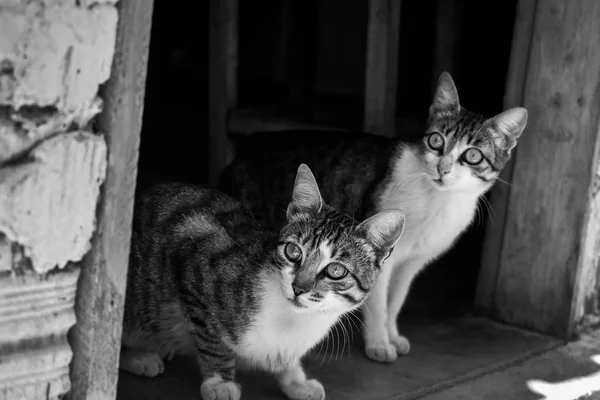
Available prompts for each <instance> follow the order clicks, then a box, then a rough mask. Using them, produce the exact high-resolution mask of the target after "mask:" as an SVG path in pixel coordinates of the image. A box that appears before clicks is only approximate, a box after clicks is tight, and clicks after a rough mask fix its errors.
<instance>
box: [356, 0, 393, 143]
mask: <svg viewBox="0 0 600 400" xmlns="http://www.w3.org/2000/svg"><path fill="white" fill-rule="evenodd" d="M401 4H402V2H401V1H400V0H369V20H368V27H367V49H366V68H365V116H364V129H365V131H366V132H372V133H375V134H378V135H384V136H395V135H396V131H395V120H396V87H397V77H398V45H399V40H400V7H401Z"/></svg>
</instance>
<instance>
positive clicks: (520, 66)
mask: <svg viewBox="0 0 600 400" xmlns="http://www.w3.org/2000/svg"><path fill="white" fill-rule="evenodd" d="M536 4H537V0H519V2H518V4H517V10H516V19H515V27H514V30H513V39H512V50H511V55H510V63H509V67H508V76H507V80H506V92H505V95H504V109H508V108H511V107H517V106H522V105H523V101H524V99H523V96H524V93H525V84H526V77H527V71H528V65H529V58H530V53H531V42H532V35H533V23H534V19H535V9H536ZM530 123H531V122H530ZM528 132H529V131H528ZM518 152H519V146H517V147H516V148H515V149H513V152H512V157H511V159H510V161H509V162H508V163H507V164H506V165H505V166H504V169H503V170H502V173H501V174H500V179H501V181H499V182H497V183H496V185H495V186H494V188H493V189H492V191H491V193H490V206H491V207H490V208H491V209H492V210H493V215H491V216H490V218H489V219H488V221H487V225H486V230H485V240H484V243H483V252H482V256H481V269H480V271H479V280H478V283H477V292H476V295H475V306H476V308H478V309H480V310H482V311H484V312H491V311H492V310H493V307H494V295H495V292H496V283H497V282H496V280H497V278H498V271H499V268H500V255H501V253H502V242H503V240H504V228H505V225H506V219H507V214H506V213H507V208H508V199H509V196H510V188H511V186H510V182H511V181H512V175H513V169H514V162H515V159H516V158H517V154H518ZM504 182H507V183H504Z"/></svg>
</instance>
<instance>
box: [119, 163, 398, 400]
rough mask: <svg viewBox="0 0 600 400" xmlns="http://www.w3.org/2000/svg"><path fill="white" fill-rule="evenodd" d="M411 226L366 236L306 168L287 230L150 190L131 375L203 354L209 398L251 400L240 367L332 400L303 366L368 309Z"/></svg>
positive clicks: (220, 206) (393, 218)
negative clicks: (345, 318) (346, 320)
mask: <svg viewBox="0 0 600 400" xmlns="http://www.w3.org/2000/svg"><path fill="white" fill-rule="evenodd" d="M403 226H404V214H403V213H402V211H400V210H388V211H385V212H382V213H379V214H377V215H374V216H373V217H371V218H369V219H367V220H365V221H364V222H362V223H361V224H358V225H357V224H356V223H355V221H354V220H353V219H352V218H350V217H349V216H347V215H344V214H341V213H339V212H337V211H336V210H335V209H333V208H331V207H330V206H328V205H327V204H325V203H324V202H323V201H322V198H321V195H320V193H319V188H318V186H317V183H316V181H315V178H314V177H313V175H312V172H311V171H310V169H309V168H308V167H307V166H306V165H301V166H300V167H299V168H298V170H297V176H296V180H295V183H294V187H293V195H292V199H291V202H290V203H289V205H288V206H287V213H286V220H285V222H283V223H282V227H281V229H280V230H271V229H266V228H263V227H261V226H260V225H259V224H257V222H256V221H255V220H254V219H253V217H252V216H251V215H250V214H249V213H248V212H247V211H246V210H244V209H243V208H242V207H241V205H240V203H239V202H237V201H235V200H233V199H231V198H230V197H228V196H227V195H225V194H223V193H221V192H219V191H217V190H212V189H203V188H199V187H196V186H191V185H185V184H163V185H158V186H155V187H153V188H151V189H149V190H148V191H147V192H146V193H145V194H144V195H143V196H142V197H141V198H140V199H139V201H138V202H137V204H136V209H135V216H134V224H133V236H132V246H131V249H132V250H131V256H130V267H129V277H128V285H127V294H126V301H125V317H124V323H123V338H122V351H121V364H120V367H121V369H123V370H126V371H129V372H131V373H134V374H136V375H145V376H156V375H158V374H160V373H161V372H163V370H164V364H163V360H164V359H165V358H170V357H172V356H173V355H174V354H176V353H181V354H193V355H196V357H197V360H198V363H199V365H200V371H201V374H202V377H203V382H202V385H201V387H200V392H201V395H202V398H203V399H212V400H215V399H218V400H223V399H227V400H231V399H239V398H240V387H239V385H238V384H237V383H235V381H234V372H235V369H236V365H237V366H239V365H246V366H250V367H257V368H261V369H264V370H266V371H268V372H271V373H273V374H274V375H275V377H276V379H277V381H278V382H279V385H280V387H281V390H282V391H283V392H284V394H285V395H287V397H289V398H290V399H324V398H325V392H324V390H323V386H322V385H321V384H320V383H319V382H318V381H317V380H314V379H307V378H306V376H305V373H304V371H303V369H302V366H301V358H302V356H303V355H304V354H305V353H307V351H308V350H310V349H311V348H313V347H314V346H315V345H316V344H317V343H318V342H319V341H320V340H321V339H323V338H324V336H325V335H326V334H327V333H328V332H329V330H330V328H331V327H332V326H333V324H335V323H336V322H337V321H338V320H339V319H340V317H341V316H342V315H343V314H344V313H346V312H349V311H351V310H353V309H356V308H357V307H359V306H360V305H361V304H362V303H363V302H364V301H365V299H366V297H367V295H368V294H369V291H370V289H371V288H372V287H373V285H374V283H375V281H376V278H377V275H378V274H379V271H380V269H381V268H382V265H383V261H384V259H385V258H387V257H388V256H389V255H390V253H391V250H392V248H393V246H394V244H395V243H396V241H397V240H398V239H399V238H400V236H401V235H402V230H403Z"/></svg>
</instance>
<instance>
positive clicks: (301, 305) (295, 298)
mask: <svg viewBox="0 0 600 400" xmlns="http://www.w3.org/2000/svg"><path fill="white" fill-rule="evenodd" d="M288 301H289V302H290V303H292V304H293V305H294V306H295V307H297V308H308V307H306V306H305V305H304V304H302V303H301V302H300V300H298V298H297V297H294V298H293V299H290V298H288Z"/></svg>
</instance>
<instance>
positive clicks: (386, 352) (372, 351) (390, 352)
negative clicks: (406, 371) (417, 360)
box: [365, 340, 398, 363]
mask: <svg viewBox="0 0 600 400" xmlns="http://www.w3.org/2000/svg"><path fill="white" fill-rule="evenodd" d="M365 353H366V355H367V357H368V358H370V359H371V360H373V361H377V362H381V363H390V362H394V361H396V359H397V358H398V354H397V353H396V347H394V345H393V344H391V343H389V342H386V341H384V340H380V341H377V342H374V343H367V344H366V345H365Z"/></svg>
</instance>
